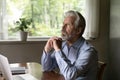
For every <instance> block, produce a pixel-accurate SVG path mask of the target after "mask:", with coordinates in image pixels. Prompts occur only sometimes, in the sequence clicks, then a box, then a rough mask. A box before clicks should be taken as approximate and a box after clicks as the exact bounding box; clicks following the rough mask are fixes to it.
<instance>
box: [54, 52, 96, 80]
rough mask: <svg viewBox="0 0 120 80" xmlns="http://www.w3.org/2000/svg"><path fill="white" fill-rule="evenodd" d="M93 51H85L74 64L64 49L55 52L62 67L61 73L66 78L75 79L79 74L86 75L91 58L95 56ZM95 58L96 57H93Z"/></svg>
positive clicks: (66, 79)
mask: <svg viewBox="0 0 120 80" xmlns="http://www.w3.org/2000/svg"><path fill="white" fill-rule="evenodd" d="M92 53H93V52H92V51H90V50H87V51H83V52H81V53H80V54H81V55H82V56H81V55H79V57H78V59H77V60H76V61H75V63H74V64H70V62H69V60H67V59H66V57H65V56H64V55H63V52H62V51H58V52H56V53H55V58H56V60H57V64H58V66H59V68H60V72H61V74H63V76H64V77H65V80H75V79H76V77H77V76H78V75H81V76H82V75H84V74H85V73H86V72H87V70H88V68H89V67H90V65H91V64H89V63H91V60H92V58H93V56H92ZM93 60H94V59H93Z"/></svg>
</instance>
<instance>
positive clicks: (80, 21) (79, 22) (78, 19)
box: [65, 10, 86, 28]
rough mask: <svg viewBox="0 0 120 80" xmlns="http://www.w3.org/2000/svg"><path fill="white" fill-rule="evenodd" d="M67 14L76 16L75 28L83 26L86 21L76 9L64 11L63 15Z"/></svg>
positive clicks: (66, 15)
mask: <svg viewBox="0 0 120 80" xmlns="http://www.w3.org/2000/svg"><path fill="white" fill-rule="evenodd" d="M68 16H75V17H76V20H75V28H79V27H83V28H85V26H86V22H85V19H84V17H83V16H82V15H81V13H79V12H77V11H72V10H70V11H68V12H66V13H65V17H68Z"/></svg>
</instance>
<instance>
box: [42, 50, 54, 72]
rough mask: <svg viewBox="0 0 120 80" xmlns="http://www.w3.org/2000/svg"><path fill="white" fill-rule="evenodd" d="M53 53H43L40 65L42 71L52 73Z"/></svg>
mask: <svg viewBox="0 0 120 80" xmlns="http://www.w3.org/2000/svg"><path fill="white" fill-rule="evenodd" d="M52 54H53V52H50V53H46V52H45V51H43V54H42V57H41V64H42V68H43V71H52V70H53V69H54V68H55V58H54V57H53V56H52Z"/></svg>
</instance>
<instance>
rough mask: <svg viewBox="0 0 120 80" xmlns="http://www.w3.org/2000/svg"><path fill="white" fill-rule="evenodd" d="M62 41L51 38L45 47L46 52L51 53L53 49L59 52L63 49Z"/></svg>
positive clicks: (57, 38)
mask: <svg viewBox="0 0 120 80" xmlns="http://www.w3.org/2000/svg"><path fill="white" fill-rule="evenodd" d="M61 45H62V39H61V38H59V37H52V38H50V39H49V40H48V41H47V43H46V45H45V48H44V49H45V52H50V51H51V50H52V49H54V50H55V51H58V50H60V49H61Z"/></svg>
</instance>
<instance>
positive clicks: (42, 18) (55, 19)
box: [7, 0, 85, 37]
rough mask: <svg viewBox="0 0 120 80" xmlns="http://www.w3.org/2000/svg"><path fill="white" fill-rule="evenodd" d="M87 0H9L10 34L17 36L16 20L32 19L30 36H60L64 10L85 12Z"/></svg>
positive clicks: (10, 35)
mask: <svg viewBox="0 0 120 80" xmlns="http://www.w3.org/2000/svg"><path fill="white" fill-rule="evenodd" d="M84 2H85V0H24V1H21V0H7V16H8V35H9V37H16V36H17V30H16V29H15V24H14V23H15V21H17V20H19V18H30V19H32V25H30V26H29V27H30V29H29V36H32V37H33V36H36V37H38V36H40V37H49V36H60V35H61V34H60V31H61V26H62V23H63V17H64V12H66V11H68V10H77V11H79V12H81V13H82V14H83V13H84Z"/></svg>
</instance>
